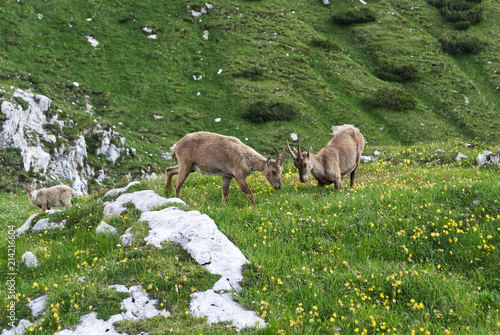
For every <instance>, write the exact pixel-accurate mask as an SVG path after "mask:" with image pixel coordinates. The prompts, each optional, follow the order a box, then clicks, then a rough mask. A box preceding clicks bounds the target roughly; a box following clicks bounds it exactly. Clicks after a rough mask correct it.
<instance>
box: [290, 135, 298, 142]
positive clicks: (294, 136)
mask: <svg viewBox="0 0 500 335" xmlns="http://www.w3.org/2000/svg"><path fill="white" fill-rule="evenodd" d="M290 139H291V140H292V141H294V142H296V141H298V140H299V135H297V134H295V133H291V134H290Z"/></svg>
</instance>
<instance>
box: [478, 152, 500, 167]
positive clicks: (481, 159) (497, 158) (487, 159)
mask: <svg viewBox="0 0 500 335" xmlns="http://www.w3.org/2000/svg"><path fill="white" fill-rule="evenodd" d="M476 164H477V166H478V167H482V166H485V165H486V164H489V165H496V166H500V155H499V154H495V153H493V152H491V151H484V152H483V153H482V154H479V155H478V156H477V157H476Z"/></svg>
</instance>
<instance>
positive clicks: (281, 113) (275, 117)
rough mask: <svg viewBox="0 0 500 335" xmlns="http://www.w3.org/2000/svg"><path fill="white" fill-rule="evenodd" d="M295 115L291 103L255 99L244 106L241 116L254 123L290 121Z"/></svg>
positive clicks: (295, 112)
mask: <svg viewBox="0 0 500 335" xmlns="http://www.w3.org/2000/svg"><path fill="white" fill-rule="evenodd" d="M296 116H297V111H296V110H295V107H294V106H293V105H292V104H287V103H282V102H266V101H257V102H256V103H253V104H251V105H247V106H245V108H244V110H243V114H242V117H243V118H245V119H247V120H249V121H252V122H256V123H264V122H268V121H290V120H293V119H294V118H295V117H296Z"/></svg>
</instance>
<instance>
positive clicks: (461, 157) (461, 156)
mask: <svg viewBox="0 0 500 335" xmlns="http://www.w3.org/2000/svg"><path fill="white" fill-rule="evenodd" d="M467 158H469V157H467V156H465V155H464V154H462V153H460V152H459V153H458V154H457V157H456V160H457V162H460V161H461V160H462V159H467Z"/></svg>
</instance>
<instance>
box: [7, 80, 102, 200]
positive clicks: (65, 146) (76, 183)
mask: <svg viewBox="0 0 500 335" xmlns="http://www.w3.org/2000/svg"><path fill="white" fill-rule="evenodd" d="M50 106H51V100H50V99H49V98H47V97H45V96H43V95H35V94H33V93H29V92H25V91H22V90H19V89H17V90H15V91H14V93H13V95H12V98H10V99H8V100H5V101H3V102H2V105H1V111H2V113H3V114H4V115H5V116H6V118H7V120H6V121H4V122H3V126H2V129H1V131H0V148H19V149H21V157H22V161H23V167H24V170H25V171H30V170H31V169H32V170H33V171H34V172H40V173H42V174H49V175H53V176H57V179H67V180H72V181H73V185H72V187H73V188H74V189H75V190H77V191H79V192H81V193H87V183H88V179H89V178H91V177H92V176H93V171H92V169H91V168H90V166H88V165H87V164H86V163H85V161H86V157H87V146H86V143H85V137H84V136H83V134H82V135H80V136H79V137H78V138H77V139H76V140H74V141H67V142H66V141H60V140H58V137H57V136H56V134H57V135H59V134H61V133H63V128H64V127H71V126H72V125H73V121H72V120H71V119H69V118H68V119H66V120H60V119H59V117H60V115H61V114H62V111H60V110H58V111H54V110H53V109H51V107H50Z"/></svg>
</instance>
